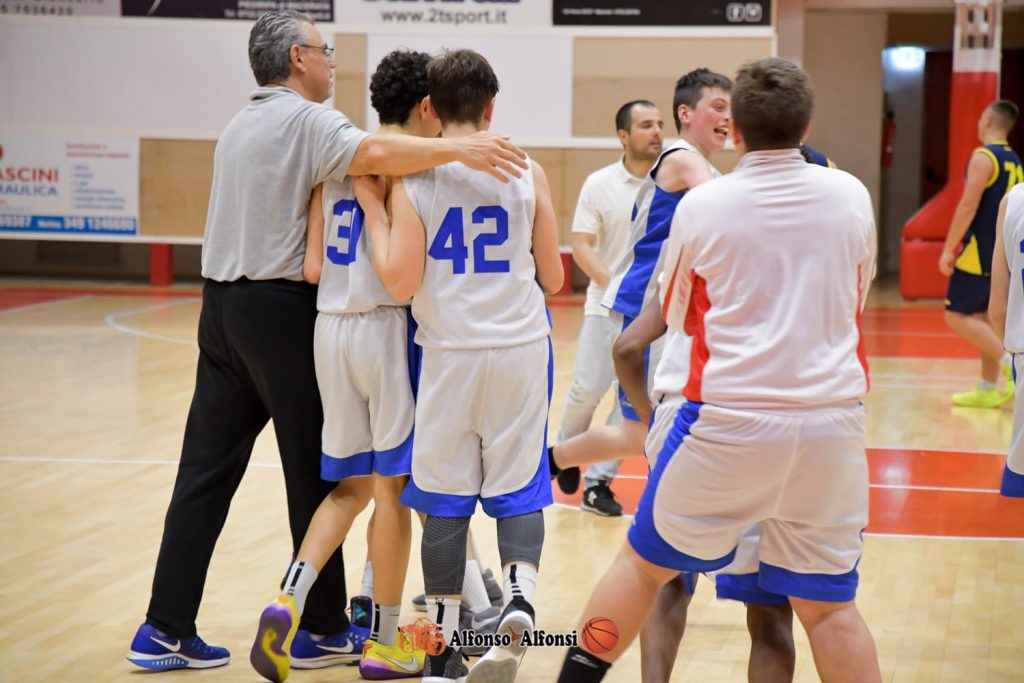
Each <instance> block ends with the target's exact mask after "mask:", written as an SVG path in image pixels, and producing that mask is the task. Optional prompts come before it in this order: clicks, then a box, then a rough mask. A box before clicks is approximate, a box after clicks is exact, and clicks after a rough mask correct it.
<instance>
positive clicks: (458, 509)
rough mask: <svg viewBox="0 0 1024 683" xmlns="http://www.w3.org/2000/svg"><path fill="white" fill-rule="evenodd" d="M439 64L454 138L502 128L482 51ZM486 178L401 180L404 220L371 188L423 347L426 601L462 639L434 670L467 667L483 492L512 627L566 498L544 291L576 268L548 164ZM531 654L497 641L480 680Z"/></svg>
mask: <svg viewBox="0 0 1024 683" xmlns="http://www.w3.org/2000/svg"><path fill="white" fill-rule="evenodd" d="M427 72H428V76H429V81H430V98H431V105H432V106H433V107H434V109H435V111H436V112H437V114H438V117H439V118H440V119H441V124H442V129H443V135H444V136H445V137H460V136H463V135H470V134H473V133H475V132H477V131H478V130H482V129H486V128H487V126H488V125H489V123H490V120H491V115H492V112H493V110H494V96H495V94H496V93H497V91H498V82H497V78H496V77H495V76H494V72H493V71H492V70H491V67H490V65H489V64H488V63H487V61H486V60H485V59H484V58H483V57H481V56H480V55H479V54H477V53H475V52H472V51H469V50H458V51H454V52H449V53H446V54H444V55H441V56H440V57H437V58H435V59H434V60H433V61H431V63H430V64H429V65H428V67H427ZM472 175H473V174H472V173H471V172H470V171H469V169H468V168H466V167H465V166H462V165H459V164H447V165H444V166H441V167H438V168H436V169H434V170H432V171H430V172H425V173H418V174H415V175H411V176H406V177H404V178H403V179H402V180H401V181H396V183H395V186H394V189H393V193H392V213H393V217H392V219H391V223H392V225H390V226H388V225H387V223H388V219H387V214H386V212H385V211H384V207H383V203H382V201H381V197H382V194H381V188H380V186H379V185H374V184H372V183H370V182H358V181H357V184H356V193H357V196H358V197H359V201H360V204H361V205H362V206H363V207H364V208H365V209H366V225H367V228H368V229H369V230H370V236H371V240H372V241H373V251H374V254H375V256H374V262H375V267H377V272H378V274H379V275H380V276H381V280H382V281H383V282H384V284H385V286H386V287H388V291H389V292H390V293H391V295H392V296H394V297H396V298H398V299H402V298H405V297H408V296H410V295H412V297H413V298H412V312H413V317H414V318H415V319H416V322H417V323H418V325H419V329H418V331H417V333H416V341H417V343H419V344H420V345H421V346H422V347H423V358H422V369H421V375H420V384H419V395H418V400H417V404H416V425H417V428H416V437H415V439H414V442H413V454H412V479H411V481H410V483H409V485H408V486H407V488H406V490H405V493H404V494H403V496H402V501H403V502H405V503H406V504H407V505H409V506H410V507H413V508H415V509H416V510H419V511H421V512H423V513H425V514H426V515H427V521H426V524H425V526H424V530H423V546H422V561H423V575H424V580H425V583H426V595H427V613H428V616H429V617H430V618H431V619H432V620H433V621H434V622H435V623H437V624H439V625H440V626H441V629H442V633H443V635H444V639H445V642H446V643H448V644H449V647H447V648H446V649H445V650H444V652H442V653H430V654H431V655H432V656H431V657H429V659H428V662H427V667H426V669H425V670H424V674H423V676H424V680H430V681H451V680H458V679H460V678H461V677H462V676H464V675H465V674H466V672H467V670H466V667H465V665H464V664H463V662H462V659H461V657H460V656H458V654H457V647H456V645H457V643H453V640H452V638H453V635H454V633H455V629H456V628H457V627H458V623H459V621H458V610H459V594H460V593H461V591H462V583H463V576H462V574H463V571H464V568H465V551H466V531H467V530H468V529H469V520H470V517H471V516H472V515H473V512H474V510H475V509H476V505H477V501H479V502H480V503H481V505H482V507H483V509H484V512H486V513H487V514H488V515H490V516H491V517H494V518H496V519H497V520H498V524H497V526H498V549H499V552H500V554H501V561H502V565H503V568H504V579H505V586H504V592H505V595H504V597H505V604H506V605H507V607H506V610H505V614H503V616H502V621H501V624H500V625H499V627H498V632H499V633H500V634H501V633H513V632H514V633H516V634H522V633H523V632H524V631H525V630H529V629H532V627H533V608H532V607H531V606H530V604H529V603H530V601H531V600H532V598H533V591H534V586H535V584H536V576H537V566H538V564H539V562H540V551H541V546H542V544H543V538H544V519H543V516H542V513H541V511H542V510H543V508H544V507H546V506H547V505H549V504H550V503H551V502H552V499H551V484H550V476H549V470H548V463H547V453H546V449H545V445H546V443H547V434H546V432H547V414H548V404H549V402H550V398H551V379H552V357H551V344H550V340H549V334H550V331H551V327H550V323H549V320H548V317H547V313H546V311H545V306H544V292H545V291H546V292H552V291H556V290H557V289H559V288H560V287H561V286H562V279H563V271H562V265H561V260H560V257H559V253H558V237H557V233H556V225H555V218H554V210H553V209H552V206H551V196H550V190H549V188H548V183H547V179H546V178H545V176H544V172H543V171H542V170H541V168H540V167H539V166H538V165H537V164H536V163H531V168H530V170H529V171H528V172H527V173H526V174H524V177H522V178H517V179H512V180H511V182H508V183H506V184H501V183H498V182H495V181H494V180H487V181H484V182H480V179H479V178H474V177H472ZM389 227H390V229H389ZM521 654H522V646H521V644H520V642H519V641H518V640H515V641H514V642H512V644H511V645H510V646H509V648H506V649H504V650H502V649H499V648H492V650H491V651H489V652H488V654H487V655H485V657H484V658H483V659H482V660H481V661H480V662H479V663H478V664H477V666H476V667H475V668H474V670H473V673H471V674H470V680H477V678H478V677H481V678H480V679H481V680H488V681H490V680H494V681H504V680H512V679H513V678H514V677H515V673H516V670H517V668H518V663H519V658H520V656H521Z"/></svg>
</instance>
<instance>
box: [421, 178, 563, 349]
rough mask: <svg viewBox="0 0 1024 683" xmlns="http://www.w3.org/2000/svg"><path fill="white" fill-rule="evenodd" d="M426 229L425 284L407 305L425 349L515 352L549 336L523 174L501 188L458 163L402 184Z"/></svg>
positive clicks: (528, 182) (531, 198) (529, 190)
mask: <svg viewBox="0 0 1024 683" xmlns="http://www.w3.org/2000/svg"><path fill="white" fill-rule="evenodd" d="M404 183H405V190H406V193H407V194H408V195H409V199H410V201H411V202H412V205H413V207H414V208H415V209H416V213H417V214H419V217H420V220H422V221H423V226H424V228H425V229H426V238H427V243H426V245H427V257H426V264H425V266H424V269H423V284H422V286H421V287H420V290H419V291H418V292H417V293H416V295H415V296H414V297H413V300H412V313H413V317H414V318H416V322H417V324H418V325H419V330H418V331H417V333H416V343H418V344H420V345H421V346H423V347H433V348H448V349H472V348H487V347H497V346H515V345H518V344H526V343H529V342H532V341H537V340H538V339H543V338H544V337H546V336H547V335H548V334H549V333H550V332H551V326H550V325H549V324H548V317H547V310H546V308H545V306H544V293H543V292H542V291H541V289H540V285H538V284H537V268H536V263H535V262H534V260H533V252H532V248H533V216H534V209H535V202H536V195H535V193H534V188H533V175H532V173H531V172H530V170H529V169H527V170H526V171H524V172H523V177H522V178H512V179H510V181H509V182H508V183H501V182H499V181H498V180H496V179H494V178H493V177H491V176H489V175H486V174H484V173H480V172H478V171H473V170H471V169H470V168H468V167H467V166H464V165H462V164H460V163H450V164H445V165H444V166H438V167H437V168H434V169H431V170H429V171H423V172H422V173H417V174H415V175H411V176H406V177H405V178H404Z"/></svg>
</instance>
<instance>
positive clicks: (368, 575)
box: [359, 560, 373, 598]
mask: <svg viewBox="0 0 1024 683" xmlns="http://www.w3.org/2000/svg"><path fill="white" fill-rule="evenodd" d="M359 594H360V595H365V596H366V597H368V598H372V597H373V565H372V564H370V561H369V560H367V561H366V564H365V565H363V583H362V585H361V586H359Z"/></svg>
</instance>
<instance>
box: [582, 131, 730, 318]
mask: <svg viewBox="0 0 1024 683" xmlns="http://www.w3.org/2000/svg"><path fill="white" fill-rule="evenodd" d="M680 150H684V151H686V152H688V153H690V154H698V155H699V154H700V151H699V150H698V149H697V148H696V147H694V146H693V145H691V144H690V143H689V142H687V141H686V140H683V139H679V140H677V141H676V142H675V143H674V144H672V145H670V146H669V147H668V148H666V149H665V150H663V151H662V152H661V155H660V156H658V160H657V161H656V162H654V166H652V167H651V171H650V173H648V174H647V176H646V177H645V178H644V181H643V183H641V185H640V189H639V190H637V194H636V202H635V204H634V205H633V217H632V221H631V223H630V226H629V242H628V243H629V248H628V249H627V250H626V251H625V253H624V254H623V255H622V257H621V258H620V259H619V261H618V263H616V264H615V266H614V267H613V268H612V271H611V273H612V279H611V281H610V282H609V283H608V289H607V290H605V293H604V299H602V301H601V304H602V305H603V306H605V307H606V308H610V309H612V310H613V311H618V312H619V313H622V314H623V315H625V316H628V317H631V318H636V317H637V316H639V315H640V311H641V310H642V309H643V307H644V304H646V303H647V302H648V301H650V300H651V299H653V298H654V294H655V292H657V289H658V286H657V278H658V274H659V273H661V268H662V265H663V264H664V255H663V254H662V248H661V247H662V244H663V243H664V241H665V240H666V239H667V238H668V231H669V226H670V225H671V223H672V214H673V212H674V211H675V208H676V205H677V204H678V203H679V200H681V199H682V198H683V197H684V196H685V195H686V193H687V192H688V191H689V190H682V191H680V192H666V191H665V190H663V189H661V188H660V187H659V186H658V184H657V183H656V182H655V180H654V175H655V174H656V173H657V172H658V168H659V167H660V166H661V161H662V159H664V158H665V157H666V156H668V155H669V154H673V153H676V152H679V151H680ZM707 164H708V170H709V171H711V175H712V176H713V177H715V178H717V177H718V176H720V175H722V174H721V173H720V172H719V171H718V169H716V168H715V167H714V166H712V165H711V162H707Z"/></svg>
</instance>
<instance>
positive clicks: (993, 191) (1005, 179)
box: [956, 141, 1024, 277]
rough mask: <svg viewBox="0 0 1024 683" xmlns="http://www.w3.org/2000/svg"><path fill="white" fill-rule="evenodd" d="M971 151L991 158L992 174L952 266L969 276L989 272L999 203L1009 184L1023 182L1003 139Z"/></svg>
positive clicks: (1016, 159) (1022, 172) (1022, 174)
mask: <svg viewBox="0 0 1024 683" xmlns="http://www.w3.org/2000/svg"><path fill="white" fill-rule="evenodd" d="M974 151H975V152H981V153H983V154H985V155H986V156H988V157H991V159H992V174H991V175H990V176H989V178H988V182H987V183H986V184H985V191H984V192H983V193H982V194H981V201H979V202H978V210H977V211H975V212H974V219H973V220H972V221H971V224H970V226H968V228H967V232H966V233H964V239H963V250H961V252H960V256H959V257H957V260H956V268H957V269H958V270H962V271H964V272H965V273H970V274H972V275H984V276H986V277H988V276H989V275H991V273H992V251H993V249H994V248H995V245H996V218H997V217H998V215H999V202H1000V201H1002V199H1003V195H1005V194H1006V193H1007V192H1009V191H1010V188H1011V187H1013V186H1014V185H1015V184H1017V183H1019V182H1024V168H1022V167H1021V163H1020V157H1018V156H1017V154H1016V153H1015V152H1014V151H1013V150H1012V149H1010V145H1008V144H1007V143H1006V142H1005V141H1004V142H993V143H992V144H991V145H985V146H984V147H979V148H977V149H976V150H974ZM972 156H973V154H972Z"/></svg>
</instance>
